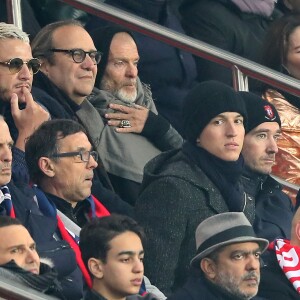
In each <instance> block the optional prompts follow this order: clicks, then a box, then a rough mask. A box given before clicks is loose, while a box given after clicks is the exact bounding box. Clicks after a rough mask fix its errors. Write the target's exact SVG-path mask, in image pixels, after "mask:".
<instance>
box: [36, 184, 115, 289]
mask: <svg viewBox="0 0 300 300" xmlns="http://www.w3.org/2000/svg"><path fill="white" fill-rule="evenodd" d="M33 189H34V190H35V194H36V196H37V201H38V206H39V208H40V210H41V212H42V213H43V214H44V215H45V216H48V217H52V218H56V219H57V227H58V230H59V233H60V234H61V237H62V239H63V240H65V241H66V242H68V243H69V245H70V247H71V248H72V249H73V250H74V252H75V256H76V261H77V264H78V266H79V268H80V270H81V272H82V274H83V277H84V279H85V281H86V283H87V285H88V287H89V288H91V287H92V279H91V277H90V275H89V272H88V270H87V268H86V266H85V264H84V262H83V260H82V257H81V251H80V248H79V246H78V242H79V237H78V236H76V235H75V234H74V233H72V232H70V231H69V230H68V229H67V228H66V227H65V225H64V223H63V222H62V220H61V218H60V217H59V216H58V215H57V212H56V207H55V204H54V203H53V202H52V201H49V199H47V197H46V195H45V194H44V192H43V191H42V190H40V189H39V188H38V187H37V186H33ZM88 201H93V202H94V205H93V206H91V210H93V209H94V211H92V212H91V213H90V214H91V216H96V217H102V216H107V215H109V212H108V211H107V209H106V208H105V207H104V206H103V205H102V204H101V203H100V202H99V201H98V200H97V199H96V198H95V197H93V196H92V197H90V198H89V200H88Z"/></svg>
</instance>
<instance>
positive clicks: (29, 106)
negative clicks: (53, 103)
mask: <svg viewBox="0 0 300 300" xmlns="http://www.w3.org/2000/svg"><path fill="white" fill-rule="evenodd" d="M22 92H23V94H24V96H25V101H24V102H25V103H26V107H25V108H24V109H22V110H21V109H19V106H18V96H17V95H16V94H13V95H12V97H11V100H10V104H11V113H12V117H13V119H14V122H15V125H16V127H17V129H18V132H19V135H18V139H17V141H16V144H15V146H16V147H17V148H19V149H20V150H23V151H24V150H25V141H26V139H27V138H28V137H29V136H30V135H31V134H32V133H33V132H34V131H35V129H36V128H37V127H39V126H40V125H41V124H42V123H43V122H45V121H47V120H49V117H50V116H49V113H48V112H47V111H45V110H44V109H43V108H42V107H41V106H40V105H39V104H37V103H36V102H35V101H34V100H33V98H32V95H31V93H30V92H29V91H28V89H26V88H23V91H22Z"/></svg>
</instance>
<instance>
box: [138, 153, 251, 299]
mask: <svg viewBox="0 0 300 300" xmlns="http://www.w3.org/2000/svg"><path fill="white" fill-rule="evenodd" d="M244 199H245V203H244V210H243V211H244V213H245V215H246V216H247V217H248V219H249V220H250V222H253V221H254V220H251V215H253V216H254V203H253V201H250V202H249V203H248V202H246V197H245V198H244ZM228 211H229V209H228V206H227V204H226V202H225V199H224V198H223V196H222V195H221V193H220V192H219V190H218V188H217V187H216V186H215V185H214V184H213V183H212V182H211V180H210V179H209V178H208V177H207V176H206V175H205V174H204V173H203V171H202V170H201V169H200V168H199V167H198V166H196V165H195V164H194V162H193V161H192V160H191V159H190V158H189V157H188V156H187V155H185V154H184V153H183V152H182V150H174V151H169V152H165V153H162V154H160V155H159V156H157V157H156V158H154V159H153V160H151V161H150V162H149V163H148V164H147V165H146V166H145V175H144V180H143V183H142V190H141V193H140V197H139V199H138V201H137V203H136V218H137V219H138V221H139V222H140V224H141V225H142V226H143V227H144V229H145V231H146V235H147V241H148V242H147V244H146V247H145V252H146V253H147V255H146V256H145V260H144V263H145V274H147V276H148V277H149V279H150V281H151V282H152V283H153V284H154V285H155V286H157V287H158V288H159V289H160V290H161V291H162V292H163V293H164V294H165V295H170V294H171V292H172V291H175V289H176V288H178V287H179V286H182V285H183V284H184V282H185V280H186V278H187V274H188V269H189V264H190V260H191V259H192V257H193V256H194V254H195V251H196V246H195V245H196V242H195V231H196V228H197V226H198V225H199V224H200V223H201V222H202V221H203V220H205V219H206V218H208V217H210V216H212V215H215V214H218V213H222V212H228Z"/></svg>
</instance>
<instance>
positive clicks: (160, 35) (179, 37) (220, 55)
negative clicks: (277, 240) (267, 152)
mask: <svg viewBox="0 0 300 300" xmlns="http://www.w3.org/2000/svg"><path fill="white" fill-rule="evenodd" d="M6 1H7V7H8V15H9V16H10V17H11V20H14V22H15V20H16V23H15V24H16V25H17V26H19V27H21V26H22V25H20V20H22V17H21V9H20V1H21V0H6ZM60 1H61V2H64V3H67V4H70V5H72V6H73V7H75V8H77V9H81V10H84V11H86V12H87V13H90V14H93V15H96V16H98V17H100V18H102V19H105V20H107V21H110V22H114V23H116V24H119V25H122V26H125V27H127V28H129V29H130V30H134V31H136V32H139V33H142V34H145V35H147V36H150V37H152V38H154V39H157V40H159V41H162V42H164V43H166V44H169V45H171V46H173V47H177V48H179V49H182V50H185V51H187V52H191V53H192V54H194V55H196V56H199V57H202V58H204V59H207V60H210V61H212V62H215V63H218V64H220V65H222V66H224V67H226V68H230V69H231V70H232V76H233V85H234V88H235V89H236V90H240V91H248V77H251V78H254V79H256V80H259V81H261V82H264V83H266V84H270V85H272V86H274V87H275V88H278V89H282V90H285V91H287V92H289V93H291V94H294V95H298V96H300V81H299V80H297V79H295V78H292V77H290V76H287V75H284V74H281V73H279V72H276V71H274V70H272V69H270V68H267V67H265V66H262V65H260V64H258V63H255V62H253V61H250V60H248V59H245V58H242V57H240V56H238V55H235V54H232V53H230V52H228V51H224V50H221V49H219V48H217V47H214V46H212V45H209V44H207V43H204V42H202V41H199V40H196V39H194V38H192V37H189V36H186V35H184V34H182V33H179V32H177V31H174V30H171V29H168V28H166V27H163V26H161V25H158V24H156V23H153V22H151V21H148V20H146V19H143V18H141V17H139V16H136V15H134V14H131V13H128V12H124V11H122V10H120V9H118V8H116V7H113V6H110V5H108V4H105V3H102V2H99V1H97V0H60ZM124 1H125V0H124ZM141 1H142V0H141ZM9 6H10V8H9ZM10 14H11V15H10ZM21 23H22V22H21ZM279 180H280V182H281V183H282V184H284V185H286V186H288V187H291V184H289V183H287V182H285V181H283V180H282V179H279ZM292 187H293V188H295V189H298V188H299V187H298V186H297V185H292Z"/></svg>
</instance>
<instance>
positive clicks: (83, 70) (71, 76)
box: [41, 25, 97, 104]
mask: <svg viewBox="0 0 300 300" xmlns="http://www.w3.org/2000/svg"><path fill="white" fill-rule="evenodd" d="M52 48H55V49H65V50H71V49H82V50H84V51H96V48H95V45H94V42H93V40H92V38H91V37H90V35H89V34H88V33H87V31H86V30H85V29H83V28H81V27H80V26H74V25H70V26H63V27H60V28H58V29H57V30H56V31H55V32H54V33H53V44H52ZM53 55H54V64H50V63H49V62H47V61H45V60H43V64H42V67H41V71H42V72H43V73H45V74H46V75H47V76H48V78H49V79H50V80H51V81H52V82H53V83H54V84H55V85H56V86H58V87H59V88H60V89H61V90H62V91H63V92H64V93H65V94H66V95H67V96H68V97H70V99H71V100H73V101H74V102H75V103H77V104H81V103H82V102H83V100H84V99H85V97H86V96H88V95H89V94H90V93H91V92H92V89H93V87H94V84H95V79H96V74H97V65H96V64H94V62H93V60H92V59H91V58H90V56H89V55H86V57H85V59H84V61H83V62H82V63H76V62H74V60H73V58H72V55H71V54H70V53H65V52H54V53H53Z"/></svg>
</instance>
